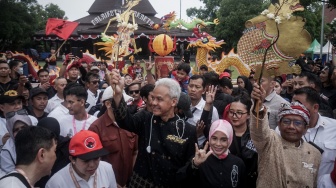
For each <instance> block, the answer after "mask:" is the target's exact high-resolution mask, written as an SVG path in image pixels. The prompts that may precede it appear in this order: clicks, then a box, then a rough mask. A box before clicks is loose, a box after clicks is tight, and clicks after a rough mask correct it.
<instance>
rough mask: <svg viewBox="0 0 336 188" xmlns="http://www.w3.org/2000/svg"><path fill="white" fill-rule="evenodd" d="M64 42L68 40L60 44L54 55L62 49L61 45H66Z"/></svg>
mask: <svg viewBox="0 0 336 188" xmlns="http://www.w3.org/2000/svg"><path fill="white" fill-rule="evenodd" d="M66 41H68V40H65V41H64V42H63V43H62V44H61V46H60V47H59V48H58V49H57V51H56V52H55V54H58V52H59V51H60V50H61V48H62V47H63V45H64V44H65V43H66Z"/></svg>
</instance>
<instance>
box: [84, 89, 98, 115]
mask: <svg viewBox="0 0 336 188" xmlns="http://www.w3.org/2000/svg"><path fill="white" fill-rule="evenodd" d="M100 92H101V91H100V90H97V97H95V95H94V94H93V93H92V92H91V91H90V90H89V89H88V90H87V93H88V98H87V100H86V102H87V103H89V104H90V106H89V107H88V108H86V111H87V112H88V111H89V110H90V109H91V108H92V107H93V106H95V105H96V104H97V101H98V99H99V93H100Z"/></svg>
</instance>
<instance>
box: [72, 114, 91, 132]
mask: <svg viewBox="0 0 336 188" xmlns="http://www.w3.org/2000/svg"><path fill="white" fill-rule="evenodd" d="M88 118H89V114H86V118H85V121H84V123H83V126H82V129H81V130H84V128H85V125H86V120H87V119H88ZM72 126H73V130H74V135H75V134H76V133H77V127H76V122H75V116H73V118H72Z"/></svg>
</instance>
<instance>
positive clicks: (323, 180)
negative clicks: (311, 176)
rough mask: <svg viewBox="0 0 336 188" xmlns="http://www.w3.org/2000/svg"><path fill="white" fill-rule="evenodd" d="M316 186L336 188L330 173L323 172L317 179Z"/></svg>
mask: <svg viewBox="0 0 336 188" xmlns="http://www.w3.org/2000/svg"><path fill="white" fill-rule="evenodd" d="M317 187H318V188H336V185H335V184H334V182H333V181H332V180H331V177H330V174H324V175H322V176H320V177H319V179H318V181H317Z"/></svg>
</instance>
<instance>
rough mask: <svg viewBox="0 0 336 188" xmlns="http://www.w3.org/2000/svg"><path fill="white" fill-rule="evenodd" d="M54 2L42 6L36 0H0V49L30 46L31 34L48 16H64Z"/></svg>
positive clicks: (42, 26) (43, 23)
mask: <svg viewBox="0 0 336 188" xmlns="http://www.w3.org/2000/svg"><path fill="white" fill-rule="evenodd" d="M64 15H65V12H64V11H63V10H61V9H60V8H59V7H58V6H57V5H55V4H48V5H46V6H45V7H42V6H41V5H39V4H38V3H37V1H36V0H21V1H20V0H0V17H1V20H2V21H1V22H0V28H1V29H0V51H3V50H21V48H23V47H31V45H32V42H33V41H32V36H33V35H34V33H35V32H37V31H39V30H43V29H44V28H45V25H46V22H47V19H48V18H50V17H57V18H65V19H66V17H64Z"/></svg>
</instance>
